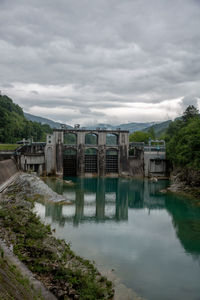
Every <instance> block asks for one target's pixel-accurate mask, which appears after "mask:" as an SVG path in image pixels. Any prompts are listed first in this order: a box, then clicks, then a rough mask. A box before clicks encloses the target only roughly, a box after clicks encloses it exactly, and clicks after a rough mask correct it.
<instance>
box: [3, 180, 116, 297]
mask: <svg viewBox="0 0 200 300" xmlns="http://www.w3.org/2000/svg"><path fill="white" fill-rule="evenodd" d="M48 189H49V188H48V187H47V186H46V185H45V184H44V185H43V183H41V180H40V179H37V178H36V176H35V178H34V176H32V175H28V174H21V175H19V177H18V178H17V179H16V181H15V183H13V184H12V185H10V186H9V187H8V188H7V189H6V190H5V191H4V192H3V194H1V198H0V238H1V239H2V240H4V242H5V244H6V245H7V246H8V247H9V248H10V250H11V251H12V252H13V253H14V254H15V255H16V256H17V257H18V258H19V260H20V261H21V262H23V263H24V264H25V265H26V266H27V267H28V269H29V270H31V271H32V272H33V274H35V277H36V278H37V279H38V280H40V281H41V282H42V283H43V284H44V285H45V286H46V288H47V289H48V290H49V291H50V292H52V293H53V294H54V295H55V296H56V298H57V299H113V296H114V290H113V284H112V282H111V281H108V280H107V278H106V277H104V276H102V275H101V274H100V272H99V271H98V270H97V269H96V268H95V267H94V265H93V264H92V263H91V262H90V261H88V260H85V259H83V258H81V257H79V256H76V255H75V253H73V251H72V250H71V249H70V245H69V244H67V243H66V242H64V241H63V240H59V239H56V238H55V237H54V236H53V235H52V232H51V229H50V226H48V225H44V224H42V223H41V221H40V219H39V217H37V216H36V214H35V213H34V212H33V208H34V202H35V201H36V200H38V198H40V200H42V198H43V200H45V199H46V200H47V199H48V201H49V200H51V201H57V202H58V201H66V202H67V199H65V198H64V197H62V196H59V195H58V194H56V193H55V194H53V193H52V191H51V190H48Z"/></svg>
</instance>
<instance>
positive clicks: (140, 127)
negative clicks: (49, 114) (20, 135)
mask: <svg viewBox="0 0 200 300" xmlns="http://www.w3.org/2000/svg"><path fill="white" fill-rule="evenodd" d="M24 116H25V118H26V119H27V120H29V121H35V122H38V123H41V124H48V125H49V126H50V127H51V128H56V129H60V128H61V125H62V123H59V122H55V121H52V120H50V119H46V118H42V117H38V116H34V115H31V114H28V113H24ZM170 122H171V120H170V121H165V122H162V123H155V122H146V123H137V122H133V123H126V124H120V125H111V124H107V123H98V124H94V125H87V126H85V127H81V128H84V129H88V130H95V129H96V128H105V129H108V130H115V129H118V128H120V129H122V130H128V131H129V132H130V133H132V132H134V131H145V132H146V131H148V129H149V128H150V127H153V128H154V130H155V133H156V136H157V135H158V136H160V135H161V133H162V131H163V130H165V129H166V128H167V127H168V125H169V123H170ZM66 127H67V128H68V129H72V128H73V127H72V126H70V125H66Z"/></svg>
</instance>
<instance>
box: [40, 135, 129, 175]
mask: <svg viewBox="0 0 200 300" xmlns="http://www.w3.org/2000/svg"><path fill="white" fill-rule="evenodd" d="M128 151H129V132H128V131H123V130H100V129H99V130H98V129H97V130H92V131H91V130H84V129H76V130H69V129H56V130H54V132H53V134H52V135H48V136H47V143H46V147H45V164H46V172H47V175H48V174H57V175H63V176H82V175H89V174H96V175H100V176H104V175H112V174H119V175H123V174H128Z"/></svg>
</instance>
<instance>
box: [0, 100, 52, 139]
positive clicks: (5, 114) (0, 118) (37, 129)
mask: <svg viewBox="0 0 200 300" xmlns="http://www.w3.org/2000/svg"><path fill="white" fill-rule="evenodd" d="M51 132H52V129H51V127H50V126H49V125H47V124H43V125H42V124H40V123H37V122H32V121H28V120H27V119H26V118H25V117H24V113H23V110H22V108H21V107H20V106H19V105H16V104H14V103H13V101H12V99H10V98H9V97H7V96H5V95H0V143H10V144H11V143H16V142H17V141H19V140H22V139H23V138H25V139H30V138H32V139H33V140H34V141H37V142H39V141H46V134H47V133H51Z"/></svg>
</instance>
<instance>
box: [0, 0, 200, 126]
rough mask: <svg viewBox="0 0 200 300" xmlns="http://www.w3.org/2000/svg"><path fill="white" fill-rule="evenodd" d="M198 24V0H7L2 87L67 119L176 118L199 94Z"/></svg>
mask: <svg viewBox="0 0 200 300" xmlns="http://www.w3.org/2000/svg"><path fill="white" fill-rule="evenodd" d="M199 27H200V9H199V1H195V0H191V1H187V0H176V1H174V0H169V1H160V0H150V1H146V0H140V1H132V0H125V1H120V0H110V1H107V0H101V1H98V0H94V1H91V0H81V1H79V0H59V1H53V0H48V1H39V0H29V1H26V0H19V1H12V0H6V1H5V0H4V1H3V0H0V68H1V73H0V89H1V90H2V91H3V92H4V93H7V94H8V95H9V96H11V97H12V98H13V100H14V101H15V102H17V103H19V104H20V105H21V106H22V107H23V108H24V109H25V110H26V111H28V112H34V111H38V113H39V114H40V115H41V113H45V111H43V110H39V109H35V107H41V108H42V107H44V108H45V107H46V108H49V109H52V113H50V111H49V112H47V113H46V115H45V116H46V117H48V116H49V117H51V118H53V119H55V120H61V119H62V120H64V119H65V115H63V114H62V113H61V110H59V108H64V109H67V108H68V109H69V111H67V110H66V113H68V116H66V118H67V119H68V123H70V122H71V123H73V122H74V121H75V117H76V118H79V121H80V123H81V122H83V123H84V122H85V121H86V120H87V121H88V122H93V121H96V120H98V121H99V122H102V120H105V121H107V122H109V121H112V122H115V121H119V122H120V123H123V122H124V121H127V120H130V121H135V120H136V121H148V120H149V121H152V120H155V121H156V120H162V119H166V118H168V117H169V118H173V117H175V116H176V115H178V114H180V113H181V112H182V111H183V110H184V108H185V105H186V104H184V103H187V101H186V98H184V97H186V96H188V95H192V97H193V98H195V97H199V95H200V53H199V51H198V49H199V48H200V31H199ZM182 98H183V100H181V99H182ZM166 101H168V102H166ZM188 101H189V100H188ZM163 103H165V105H163ZM166 103H167V105H166ZM195 103H196V105H197V104H198V102H195ZM138 107H142V109H141V111H139V110H138ZM170 107H173V110H171V109H170ZM53 109H54V111H56V112H57V114H55V115H53ZM144 110H148V114H147V113H146V111H144ZM59 111H60V113H59ZM73 111H76V114H75V113H72V114H71V113H70V112H73ZM122 111H123V113H122Z"/></svg>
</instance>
